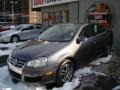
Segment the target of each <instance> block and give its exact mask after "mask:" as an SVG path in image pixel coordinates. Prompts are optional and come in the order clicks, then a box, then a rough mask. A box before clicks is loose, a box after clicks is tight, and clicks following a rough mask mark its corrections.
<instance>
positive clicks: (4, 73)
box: [0, 66, 105, 90]
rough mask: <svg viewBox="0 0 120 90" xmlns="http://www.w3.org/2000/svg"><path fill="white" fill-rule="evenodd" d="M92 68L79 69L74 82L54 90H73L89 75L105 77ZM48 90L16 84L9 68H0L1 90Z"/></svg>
mask: <svg viewBox="0 0 120 90" xmlns="http://www.w3.org/2000/svg"><path fill="white" fill-rule="evenodd" d="M91 69H92V68H91V67H85V68H83V69H79V70H78V71H76V73H75V75H74V78H73V80H72V82H67V83H65V84H64V85H63V87H60V88H53V89H52V90H73V89H74V88H75V87H77V86H78V85H79V84H80V80H81V78H82V77H83V76H87V75H89V74H93V73H94V74H96V75H105V74H103V73H98V72H94V71H92V70H91ZM3 88H4V90H7V89H8V88H9V89H10V90H47V89H46V88H45V87H44V86H39V85H38V84H36V85H35V84H32V83H22V82H21V83H18V84H14V83H13V82H12V80H11V77H10V75H9V73H8V68H7V66H4V67H1V68H0V90H3Z"/></svg>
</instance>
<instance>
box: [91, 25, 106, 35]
mask: <svg viewBox="0 0 120 90" xmlns="http://www.w3.org/2000/svg"><path fill="white" fill-rule="evenodd" d="M92 28H93V29H94V32H95V34H96V35H97V34H100V33H103V32H105V29H104V28H102V27H101V26H100V25H97V24H94V25H92Z"/></svg>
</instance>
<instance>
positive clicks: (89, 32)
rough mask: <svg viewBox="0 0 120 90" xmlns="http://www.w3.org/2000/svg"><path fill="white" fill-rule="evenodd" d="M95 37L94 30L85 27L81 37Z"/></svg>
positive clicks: (88, 26)
mask: <svg viewBox="0 0 120 90" xmlns="http://www.w3.org/2000/svg"><path fill="white" fill-rule="evenodd" d="M94 35H95V32H94V29H93V28H91V26H90V25H87V26H85V27H84V28H83V29H82V30H81V32H80V35H79V36H82V37H86V38H90V37H92V36H94Z"/></svg>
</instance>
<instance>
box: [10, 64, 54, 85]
mask: <svg viewBox="0 0 120 90" xmlns="http://www.w3.org/2000/svg"><path fill="white" fill-rule="evenodd" d="M8 68H9V73H10V75H11V76H12V78H14V79H16V80H18V81H22V82H32V83H40V84H42V85H44V84H48V83H54V82H55V75H56V74H53V73H52V74H51V75H46V73H47V71H44V72H43V71H41V70H40V71H39V72H38V73H39V74H38V73H34V72H35V71H36V70H35V71H34V70H32V72H33V73H31V70H30V69H27V71H25V70H26V69H24V68H19V67H16V66H14V65H12V64H11V63H9V62H8ZM40 73H41V74H40Z"/></svg>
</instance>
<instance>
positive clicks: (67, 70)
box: [59, 63, 74, 83]
mask: <svg viewBox="0 0 120 90" xmlns="http://www.w3.org/2000/svg"><path fill="white" fill-rule="evenodd" d="M73 73H74V66H73V64H72V63H66V64H64V65H63V66H62V68H61V69H60V73H59V77H60V79H61V81H62V83H65V82H69V81H71V80H72V78H73Z"/></svg>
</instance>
